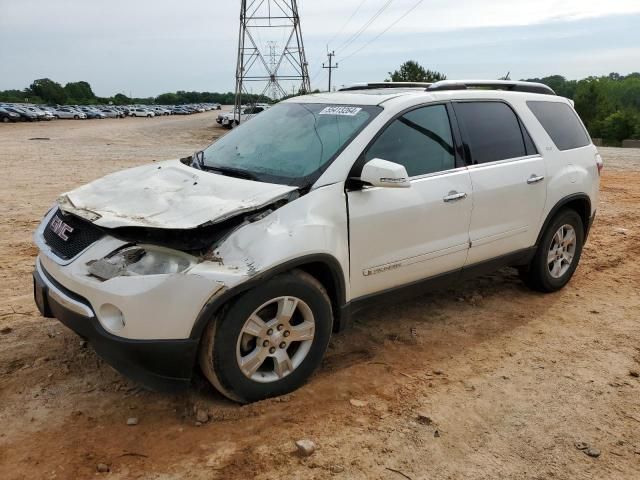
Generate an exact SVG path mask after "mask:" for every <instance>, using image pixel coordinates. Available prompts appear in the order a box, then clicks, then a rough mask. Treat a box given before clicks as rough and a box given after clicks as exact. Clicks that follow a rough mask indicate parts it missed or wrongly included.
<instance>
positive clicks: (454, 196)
mask: <svg viewBox="0 0 640 480" xmlns="http://www.w3.org/2000/svg"><path fill="white" fill-rule="evenodd" d="M464 198H467V194H466V193H464V192H462V193H459V192H456V191H453V192H449V195H447V196H446V197H444V198H443V199H442V200H444V201H445V203H449V202H456V201H458V200H462V199H464Z"/></svg>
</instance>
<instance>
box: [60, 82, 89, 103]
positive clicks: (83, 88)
mask: <svg viewBox="0 0 640 480" xmlns="http://www.w3.org/2000/svg"><path fill="white" fill-rule="evenodd" d="M64 92H65V93H66V95H67V97H68V98H69V99H74V100H75V101H76V102H80V103H87V102H89V101H91V100H94V99H95V98H96V96H95V94H94V93H93V90H91V85H89V83H87V82H84V81H80V82H69V83H67V84H66V85H65V86H64Z"/></svg>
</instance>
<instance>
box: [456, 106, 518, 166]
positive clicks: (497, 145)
mask: <svg viewBox="0 0 640 480" xmlns="http://www.w3.org/2000/svg"><path fill="white" fill-rule="evenodd" d="M455 109H456V116H457V117H458V122H459V123H460V128H461V129H462V133H463V135H464V137H465V141H466V144H467V146H468V147H469V151H470V152H469V153H470V154H471V158H472V160H473V163H474V164H478V163H488V162H496V161H498V160H507V159H510V158H518V157H524V156H526V155H527V148H526V146H525V141H524V136H523V133H522V128H521V127H520V121H519V120H518V117H517V116H516V114H515V113H514V111H513V110H512V109H511V107H509V106H508V105H507V104H505V103H502V102H459V103H456V104H455Z"/></svg>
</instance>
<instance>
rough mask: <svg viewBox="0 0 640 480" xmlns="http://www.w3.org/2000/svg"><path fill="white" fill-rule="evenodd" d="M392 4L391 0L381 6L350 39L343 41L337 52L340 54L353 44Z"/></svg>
mask: <svg viewBox="0 0 640 480" xmlns="http://www.w3.org/2000/svg"><path fill="white" fill-rule="evenodd" d="M392 3H393V0H387V1H386V2H385V3H384V5H382V7H380V8H379V9H378V11H377V12H376V13H374V14H373V16H372V17H371V18H370V19H369V20H367V22H366V23H365V24H364V25H363V26H362V27H361V28H360V29H359V30H358V31H357V32H356V33H355V34H353V35H352V36H351V37H349V38H348V39H347V40H345V41H344V42H343V43H342V45H340V46H339V47H338V48H337V50H338V51H339V52H342V51H343V50H344V49H345V48H347V47H349V46H350V45H351V44H352V43H353V42H355V41H356V40H357V39H358V38H359V37H360V35H362V34H363V33H364V32H365V31H366V30H367V29H368V28H369V27H370V26H371V24H373V22H375V21H376V19H377V18H378V17H379V16H380V15H382V14H383V13H384V11H385V10H386V9H387V8H388V7H389V5H391V4H392Z"/></svg>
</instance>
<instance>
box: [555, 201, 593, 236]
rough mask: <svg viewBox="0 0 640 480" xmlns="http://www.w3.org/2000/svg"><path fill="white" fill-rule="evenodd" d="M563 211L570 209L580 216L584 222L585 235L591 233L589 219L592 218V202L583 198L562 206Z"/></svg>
mask: <svg viewBox="0 0 640 480" xmlns="http://www.w3.org/2000/svg"><path fill="white" fill-rule="evenodd" d="M562 208H563V209H570V210H573V211H575V212H576V213H577V214H578V215H580V219H581V220H582V226H583V228H584V234H585V236H586V235H587V232H588V231H589V217H590V216H591V202H590V201H589V200H588V199H586V198H583V197H580V198H576V199H574V200H570V201H568V202H567V203H565V204H563V205H562Z"/></svg>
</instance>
